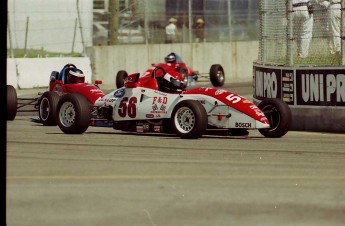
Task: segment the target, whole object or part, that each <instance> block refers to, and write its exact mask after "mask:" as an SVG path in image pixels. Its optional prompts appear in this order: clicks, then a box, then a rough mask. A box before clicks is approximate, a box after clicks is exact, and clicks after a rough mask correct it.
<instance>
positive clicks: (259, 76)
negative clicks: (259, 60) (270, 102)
mask: <svg viewBox="0 0 345 226" xmlns="http://www.w3.org/2000/svg"><path fill="white" fill-rule="evenodd" d="M281 74H282V71H281V70H280V69H270V68H260V67H254V86H253V89H254V90H253V93H254V96H255V97H256V98H258V99H261V100H262V99H265V98H280V95H281V91H280V89H281Z"/></svg>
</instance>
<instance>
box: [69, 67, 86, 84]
mask: <svg viewBox="0 0 345 226" xmlns="http://www.w3.org/2000/svg"><path fill="white" fill-rule="evenodd" d="M84 81H85V75H84V73H83V71H82V70H80V69H77V68H71V69H70V70H68V73H67V83H84Z"/></svg>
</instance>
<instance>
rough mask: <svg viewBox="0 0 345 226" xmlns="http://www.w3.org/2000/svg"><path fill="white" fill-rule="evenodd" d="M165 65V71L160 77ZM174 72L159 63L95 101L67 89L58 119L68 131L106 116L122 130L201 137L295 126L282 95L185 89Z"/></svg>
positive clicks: (281, 131)
mask: <svg viewBox="0 0 345 226" xmlns="http://www.w3.org/2000/svg"><path fill="white" fill-rule="evenodd" d="M159 70H162V71H163V74H164V76H161V77H159V78H158V77H156V72H157V71H159ZM171 73H172V72H169V73H166V72H165V70H164V68H160V67H157V68H155V69H154V70H153V71H152V74H151V75H148V76H143V77H140V74H139V73H136V74H131V75H128V77H127V79H126V81H125V84H124V87H121V88H119V89H115V90H114V91H112V92H110V93H108V94H104V96H101V97H98V98H97V99H96V100H95V99H93V100H92V101H90V100H89V98H87V97H85V95H82V94H80V93H79V94H78V93H67V94H65V95H63V96H62V97H61V98H60V99H59V101H58V103H57V108H56V110H57V112H56V122H57V124H58V126H59V128H60V129H61V130H62V131H63V132H64V133H67V134H82V133H84V132H85V131H86V130H87V129H88V127H89V126H90V125H94V124H96V123H97V122H99V121H103V122H107V123H110V124H112V126H113V128H114V129H117V130H123V131H132V132H138V133H142V132H158V133H173V134H176V135H178V136H179V137H181V138H187V139H197V138H199V137H201V136H202V135H203V134H205V133H206V131H207V130H209V129H222V130H234V129H235V130H236V129H245V130H253V129H258V130H259V131H260V133H261V134H262V135H263V136H265V137H271V138H277V137H282V136H284V135H285V134H286V133H287V132H288V131H289V128H290V125H291V111H290V108H289V106H288V105H287V104H286V103H285V102H283V101H281V100H279V99H266V100H263V101H262V102H261V103H260V104H259V105H258V106H256V105H255V104H254V103H252V102H251V101H249V100H247V99H246V98H244V97H242V96H240V95H237V94H236V93H232V92H230V91H227V90H224V89H221V88H207V87H204V88H194V89H190V90H184V89H183V88H182V87H183V84H180V83H181V82H182V81H180V80H178V79H175V78H174V77H175V76H174V73H172V74H171ZM175 73H178V72H175ZM86 88H87V87H86ZM180 88H181V89H180ZM96 93H97V95H98V94H99V92H96Z"/></svg>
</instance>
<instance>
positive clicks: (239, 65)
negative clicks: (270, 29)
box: [87, 42, 258, 85]
mask: <svg viewBox="0 0 345 226" xmlns="http://www.w3.org/2000/svg"><path fill="white" fill-rule="evenodd" d="M87 52H88V56H89V57H90V60H91V62H92V71H93V80H96V79H99V80H102V81H103V84H104V85H107V84H111V85H114V82H115V76H116V73H117V72H118V71H119V70H126V71H127V72H128V73H129V74H131V73H135V72H139V73H141V74H142V73H144V72H145V71H146V70H147V69H148V68H149V67H150V66H151V64H152V63H160V62H163V61H164V57H165V56H166V55H168V54H169V53H170V52H175V53H177V54H179V55H180V56H181V57H182V59H183V61H184V62H186V64H187V65H188V66H190V67H191V68H192V69H194V70H197V71H199V72H200V73H207V74H208V73H209V70H210V67H211V65H212V64H221V65H222V66H223V68H224V71H225V82H226V83H237V82H251V81H252V78H253V68H252V65H253V61H254V60H256V59H257V56H258V42H232V43H225V42H224V43H192V44H169V45H167V44H156V45H133V46H128V45H120V46H94V47H91V48H88V50H87Z"/></svg>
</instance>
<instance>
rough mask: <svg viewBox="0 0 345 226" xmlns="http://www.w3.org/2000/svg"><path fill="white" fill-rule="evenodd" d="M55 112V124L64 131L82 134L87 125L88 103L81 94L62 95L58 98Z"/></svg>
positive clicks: (89, 115) (88, 115)
mask: <svg viewBox="0 0 345 226" xmlns="http://www.w3.org/2000/svg"><path fill="white" fill-rule="evenodd" d="M57 112H58V114H57V124H58V126H59V128H60V129H61V131H62V132H64V133H67V134H82V133H84V132H85V131H86V130H87V128H88V127H89V124H90V120H91V114H90V104H89V101H88V100H87V99H86V98H85V97H84V96H83V95H80V94H71V93H69V94H66V95H64V96H63V97H61V98H60V100H59V103H58V105H57Z"/></svg>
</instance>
